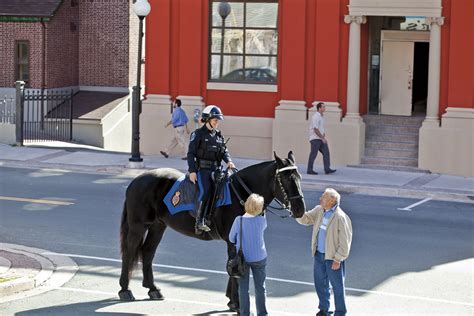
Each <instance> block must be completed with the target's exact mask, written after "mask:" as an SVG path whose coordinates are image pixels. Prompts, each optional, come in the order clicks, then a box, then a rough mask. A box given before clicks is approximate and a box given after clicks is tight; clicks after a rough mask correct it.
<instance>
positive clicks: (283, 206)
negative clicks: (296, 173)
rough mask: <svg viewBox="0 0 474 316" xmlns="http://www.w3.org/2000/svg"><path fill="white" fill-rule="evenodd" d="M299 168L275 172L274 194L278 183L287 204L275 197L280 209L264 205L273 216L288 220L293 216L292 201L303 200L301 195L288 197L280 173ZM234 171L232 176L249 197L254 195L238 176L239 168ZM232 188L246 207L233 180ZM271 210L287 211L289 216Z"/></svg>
mask: <svg viewBox="0 0 474 316" xmlns="http://www.w3.org/2000/svg"><path fill="white" fill-rule="evenodd" d="M297 169H298V167H297V166H288V167H283V168H280V169H276V171H275V178H276V181H275V182H274V183H273V192H275V187H276V182H278V185H279V188H280V190H281V192H282V193H283V198H284V201H285V203H282V202H281V201H280V200H279V199H278V198H277V197H276V196H275V197H274V200H275V201H276V202H277V204H279V205H280V207H274V206H271V205H270V203H271V201H270V203H267V204H266V205H264V207H263V209H264V210H266V211H268V212H270V213H272V214H273V215H276V216H278V217H280V218H288V217H290V216H292V215H293V213H292V212H291V210H290V209H289V205H290V201H291V200H295V199H299V198H302V196H301V195H299V194H298V195H294V196H290V197H288V195H287V194H286V191H285V189H284V187H283V184H282V183H281V177H280V173H281V172H283V171H287V170H297ZM232 170H233V171H236V172H235V173H234V174H233V175H232V176H234V177H235V178H236V179H237V181H238V182H239V184H240V185H241V186H242V187H243V188H244V190H245V191H246V192H247V194H248V195H250V194H252V191H251V190H250V189H249V187H248V186H247V185H246V184H245V182H244V181H243V180H242V178H241V177H240V176H239V175H238V171H239V170H238V169H237V168H234V169H232ZM230 186H231V187H232V190H233V191H234V193H235V195H236V196H237V198H238V199H239V203H240V205H242V206H244V204H245V201H244V200H243V199H242V197H241V196H240V194H239V192H238V191H237V189H236V188H235V185H234V183H233V181H232V180H231V181H230ZM287 204H288V206H287ZM270 208H272V209H273V210H276V211H282V210H285V211H287V212H288V213H289V214H288V215H279V214H277V213H275V212H273V211H272V210H271V209H270Z"/></svg>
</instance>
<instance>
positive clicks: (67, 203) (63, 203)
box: [0, 196, 74, 205]
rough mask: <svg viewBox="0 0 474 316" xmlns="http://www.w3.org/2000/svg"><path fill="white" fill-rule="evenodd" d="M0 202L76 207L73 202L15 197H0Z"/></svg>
mask: <svg viewBox="0 0 474 316" xmlns="http://www.w3.org/2000/svg"><path fill="white" fill-rule="evenodd" d="M0 200H4V201H15V202H29V203H39V204H52V205H74V203H71V202H64V201H53V200H45V199H28V198H19V197H14V196H0Z"/></svg>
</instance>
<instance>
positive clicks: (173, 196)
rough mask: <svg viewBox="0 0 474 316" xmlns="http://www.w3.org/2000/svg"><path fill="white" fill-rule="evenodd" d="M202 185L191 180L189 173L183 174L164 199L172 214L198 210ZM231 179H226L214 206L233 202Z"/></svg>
mask: <svg viewBox="0 0 474 316" xmlns="http://www.w3.org/2000/svg"><path fill="white" fill-rule="evenodd" d="M199 187H200V185H196V184H194V183H192V182H191V181H190V180H189V177H188V176H187V175H183V176H182V177H180V178H179V179H178V180H176V182H175V183H174V184H173V186H172V187H171V189H170V190H169V191H168V193H167V194H166V196H165V198H164V199H163V201H164V202H165V204H166V206H167V207H168V210H169V212H170V214H171V215H174V214H176V213H179V212H183V211H193V212H195V211H196V204H197V201H198V198H199V197H200V192H199V191H200V190H199ZM231 203H232V201H231V198H230V188H229V181H226V182H225V183H224V185H223V188H222V189H221V190H220V192H219V193H218V196H217V201H216V203H215V205H214V207H216V208H217V207H220V206H224V205H229V204H231Z"/></svg>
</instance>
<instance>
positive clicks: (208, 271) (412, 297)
mask: <svg viewBox="0 0 474 316" xmlns="http://www.w3.org/2000/svg"><path fill="white" fill-rule="evenodd" d="M48 254H54V255H57V256H67V257H74V258H83V259H92V260H101V261H109V262H118V263H121V262H122V260H120V259H113V258H104V257H94V256H84V255H78V254H65V253H56V252H52V253H49V252H46V253H44V255H48ZM153 266H154V267H160V268H166V269H174V270H185V271H195V272H206V273H213V274H222V275H226V276H227V272H224V271H217V270H209V269H198V268H191V267H182V266H171V265H166V264H156V263H154V264H153ZM266 279H267V280H269V281H276V282H282V283H290V284H300V285H308V286H311V287H314V283H312V282H304V281H297V280H288V279H280V278H271V277H267V278H266ZM346 290H347V291H352V292H359V293H371V294H377V295H385V296H393V297H401V298H407V299H416V300H423V301H430V302H438V303H447V304H454V305H462V306H474V303H468V302H459V301H450V300H443V299H437V298H431V297H423V296H417V295H405V294H398V293H390V292H382V291H373V290H364V289H356V288H351V287H346ZM85 291H86V290H85ZM114 295H115V294H114Z"/></svg>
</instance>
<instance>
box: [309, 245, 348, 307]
mask: <svg viewBox="0 0 474 316" xmlns="http://www.w3.org/2000/svg"><path fill="white" fill-rule="evenodd" d="M332 263H333V260H325V259H324V253H320V252H319V251H316V255H315V256H314V286H315V288H316V293H317V294H318V298H319V306H318V308H319V309H320V310H322V311H324V312H325V313H326V314H327V313H328V311H329V298H330V292H329V283H331V285H332V290H333V292H334V303H335V304H336V310H335V313H334V316H343V315H346V313H347V310H346V293H345V288H344V278H345V273H346V266H345V263H344V261H343V262H341V266H340V268H339V269H337V270H333V269H332V268H331V266H332Z"/></svg>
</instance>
